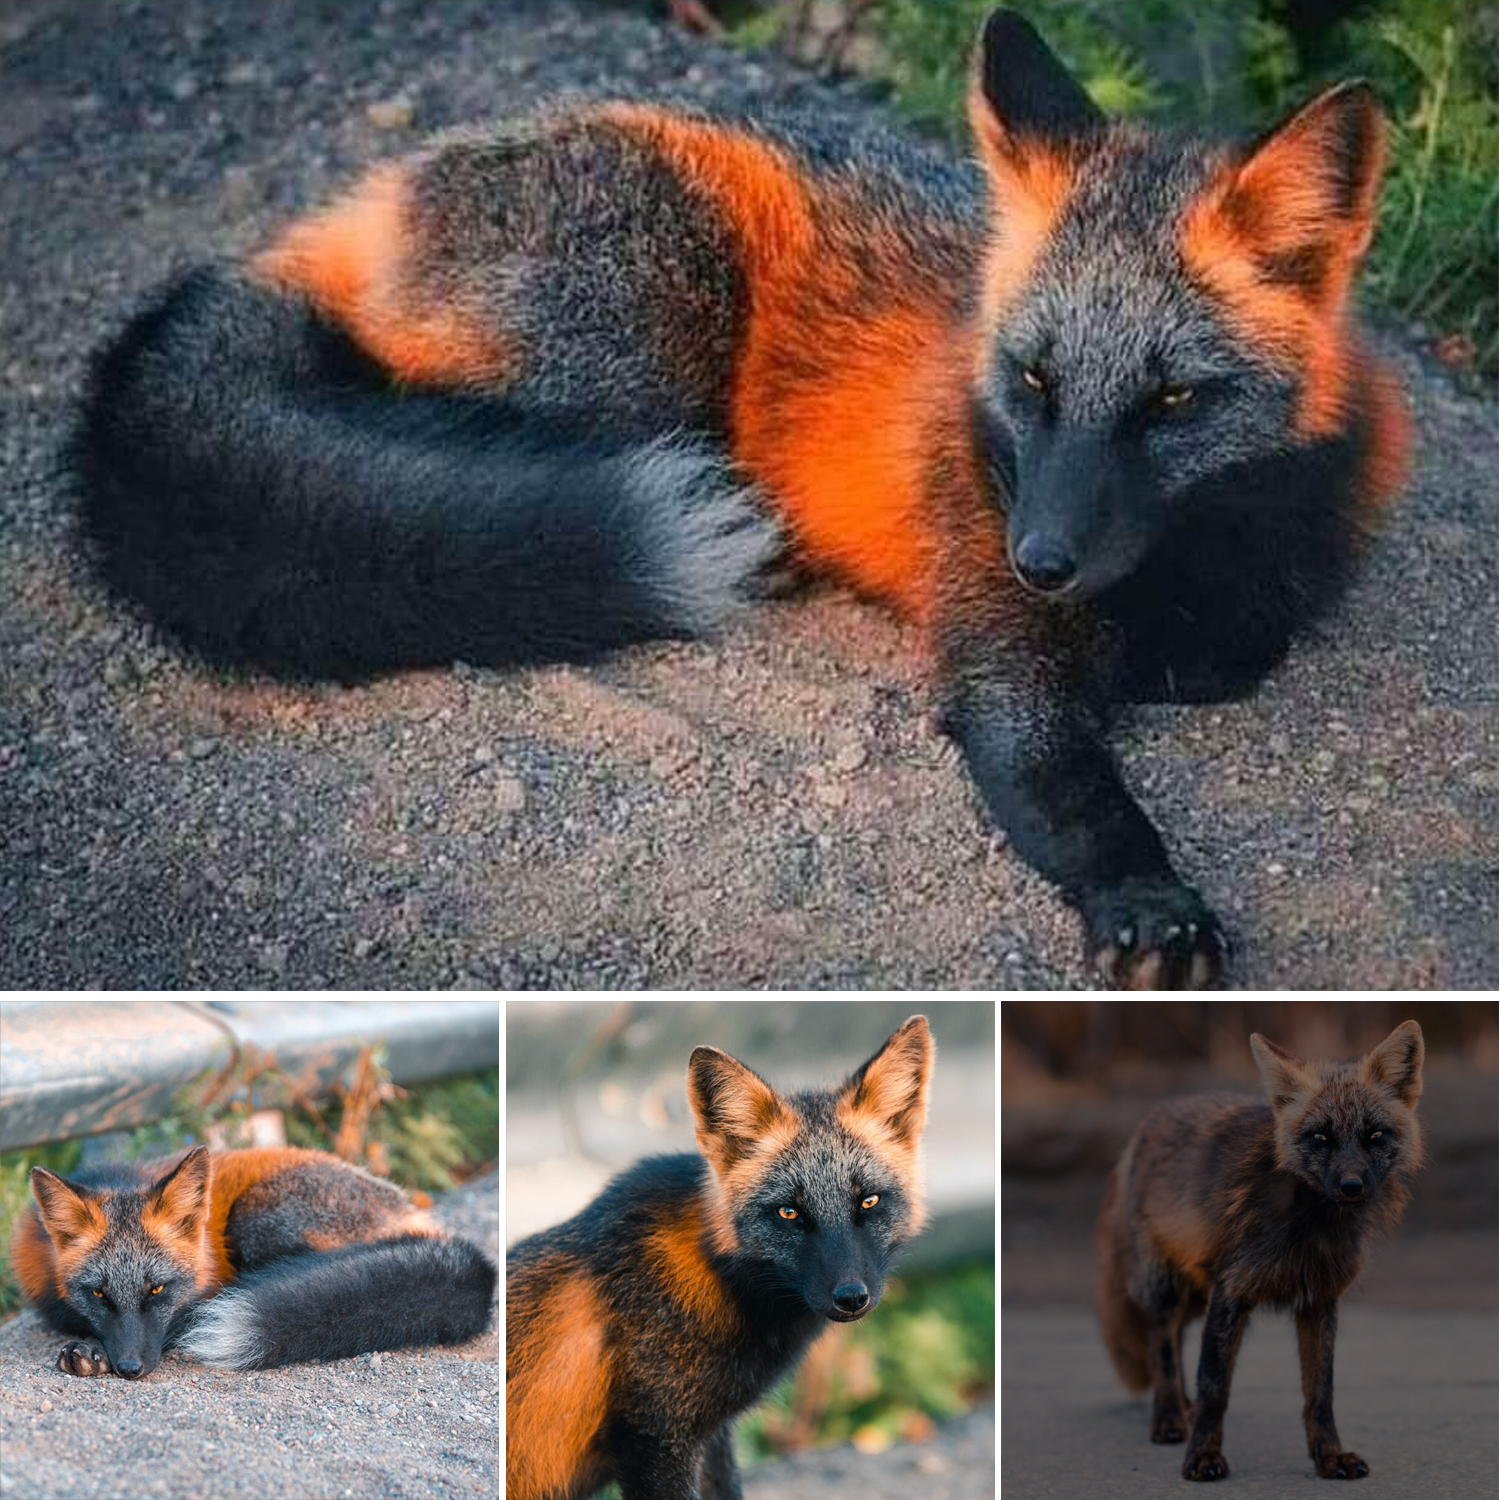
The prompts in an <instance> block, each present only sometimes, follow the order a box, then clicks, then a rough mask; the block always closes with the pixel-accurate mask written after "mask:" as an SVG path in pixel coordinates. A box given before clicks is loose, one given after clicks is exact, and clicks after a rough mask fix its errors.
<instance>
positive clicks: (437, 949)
mask: <svg viewBox="0 0 1500 1500" xmlns="http://www.w3.org/2000/svg"><path fill="white" fill-rule="evenodd" d="M663 84H666V85H669V86H670V87H672V88H674V89H676V90H678V91H680V92H683V93H686V94H689V95H692V96H695V97H699V98H714V99H720V100H733V99H745V100H770V99H776V100H781V101H788V100H803V101H811V102H814V103H816V104H817V105H818V107H819V108H820V109H823V110H824V111H825V112H826V111H827V110H828V109H830V108H842V109H847V110H849V111H851V112H852V113H853V114H855V115H859V114H861V113H863V114H864V115H865V116H868V114H869V113H870V112H871V111H872V110H873V109H875V108H876V106H875V105H873V104H871V103H869V102H868V101H867V100H865V99H864V98H863V97H862V96H861V95H859V94H858V92H857V91H854V90H845V91H843V93H842V96H841V97H835V96H833V95H831V94H830V93H829V91H828V90H826V89H823V88H821V87H820V86H818V85H817V84H815V83H814V82H812V81H811V80H810V79H809V78H807V77H806V76H803V75H798V74H794V73H791V72H790V71H788V70H786V69H785V68H783V67H781V66H780V65H775V64H772V63H769V62H767V61H764V60H756V59H752V58H749V57H746V56H743V55H738V54H735V53H731V52H728V51H724V50H719V49H715V48H712V47H707V46H705V45H703V44H701V43H698V42H694V41H692V40H690V39H687V38H685V37H682V36H679V35H677V34H675V33H673V32H671V31H669V30H668V29H666V28H664V27H663V26H661V25H659V24H657V23H656V22H655V21H653V20H652V19H651V18H650V17H648V16H646V15H643V14H639V13H632V12H629V11H624V10H620V9H616V8H613V7H606V6H600V5H591V4H582V3H569V0H511V3H509V4H505V5H496V4H494V3H493V0H457V3H451V4H445V5H443V6H440V7H439V6H428V5H424V4H422V3H421V0H384V3H380V4H376V3H355V0H351V3H347V4H344V5H341V6H338V7H325V6H305V5H300V4H297V3H295V0H275V3H266V4H260V5H253V6H249V5H234V4H231V3H229V0H197V3H184V0H148V3H136V4H123V3H105V0H35V3H29V4H28V3H25V0H20V3H16V0H12V3H11V4H10V5H8V6H7V7H6V8H5V11H4V14H3V16H0V255H3V264H4V265H5V267H6V272H7V274H6V276H5V277H4V279H3V281H0V466H3V473H4V476H5V477H4V490H3V500H0V988H3V987H6V986H12V987H17V988H30V987H58V988H72V987H95V986H109V987H121V988H129V987H180V986H193V987H217V988H235V987H246V986H256V987H263V986H264V987H277V986H291V987H304V986H335V987H342V986H360V987H374V988H382V987H400V986H423V987H441V986H469V987H488V986H506V987H509V986H516V987H520V986H548V987H562V986H644V985H661V986H687V987H713V986H721V985H744V986H753V985H760V984H766V985H808V986H856V985H885V986H939V987H942V986H960V987H981V986H983V987H994V988H1042V987H1053V986H1076V985H1081V984H1083V983H1085V982H1086V978H1087V976H1086V973H1085V971H1084V970H1083V968H1082V966H1081V964H1080V961H1079V953H1078V940H1077V934H1076V929H1075V926H1074V923H1073V920H1072V918H1071V916H1070V914H1069V913H1068V912H1067V911H1066V910H1065V909H1064V908H1063V907H1062V906H1061V904H1060V903H1059V902H1058V901H1057V899H1056V898H1055V897H1054V896H1053V894H1052V893H1051V892H1050V890H1049V889H1048V888H1047V887H1046V885H1045V884H1044V883H1043V882H1041V881H1040V880H1038V879H1036V878H1035V877H1033V876H1031V875H1030V874H1028V873H1027V872H1026V871H1024V870H1023V869H1022V868H1020V866H1019V864H1018V863H1017V862H1016V861H1014V860H1013V859H1012V858H1011V857H1010V856H1009V855H1008V854H1007V853H1006V852H1005V850H1004V849H1003V847H1002V846H1001V844H1000V841H999V840H998V839H997V838H996V837H995V836H993V835H991V834H989V833H987V832H986V831H985V828H984V824H983V821H982V819H981V816H980V813H979V809H978V806H977V803H976V800H975V798H974V796H973V794H972V793H971V791H970V790H969V788H968V787H967V785H966V784H965V781H964V778H963V776H962V775H961V773H960V771H959V769H958V767H957V766H956V764H955V762H954V759H953V756H952V754H951V752H950V751H949V750H948V748H947V747H946V746H945V745H944V744H943V743H942V742H941V741H940V740H939V739H938V738H937V737H936V736H935V735H934V734H933V732H932V730H931V728H930V726H929V722H928V718H927V700H926V697H925V694H924V690H923V687H922V682H921V676H920V666H919V661H918V653H917V649H916V642H915V640H914V639H913V637H912V636H911V635H910V633H908V632H906V631H903V630H902V629H900V628H898V627H897V626H895V625H893V624H891V623H890V622H888V621H887V620H885V619H884V618H882V617H881V616H879V615H878V614H876V613H875V612H873V611H871V610H869V609H867V608H865V607H863V606H860V605H858V604H856V603H854V602H852V601H851V600H849V599H847V598H844V597H841V596H839V595H837V594H834V593H824V594H820V595H817V596H814V597H811V598H805V599H799V600H797V601H793V602H789V603H784V604H780V605H777V606H775V607H772V608H770V609H768V610H767V611H765V612H763V613H762V614H761V615H760V616H759V617H757V618H756V619H755V620H753V621H751V622H749V623H747V624H745V625H743V626H741V627H739V628H738V629H736V630H735V631H733V632H732V633H731V634H730V635H728V636H727V637H726V638H724V639H723V640H721V641H719V642H717V643H715V644H713V645H705V646H693V647H678V646H674V647H664V648H660V649H651V650H645V651H639V652H636V653H633V654H631V655H629V656H627V657H623V658H620V659H618V660H616V661H615V662H613V663H612V664H610V665H608V666H606V667H604V668H603V669H601V670H599V671H596V672H591V673H587V674H585V673H579V672H575V671H571V670H554V671H541V672H532V673H524V674H518V675H514V676H509V677H497V676H495V675H492V674H489V673H484V672H475V671H468V670H462V669H458V670H454V671H444V672H429V673H421V674H415V675H411V676H408V677H404V678H401V679H398V680H395V681H391V682H387V683H384V684H380V685H377V686H375V687H371V688H363V689H360V690H357V691H349V690H343V689H338V688H332V687H329V688H319V689H305V690H297V689H290V688H284V687H272V686H267V685H264V684H258V683H239V684H234V683H225V682H220V681H217V680H215V679H214V678H212V677H210V676H208V675H205V674H204V673H202V672H200V671H197V670H195V669H194V668H192V667H191V666H189V665H187V664H185V663H184V662H183V661H182V660H181V659H180V658H179V657H178V656H177V655H176V653H175V652H174V651H173V650H172V649H171V648H170V647H168V646H167V645H165V644H164V643H162V642H161V641H159V640H157V639H156V638H154V637H153V636H152V634H151V633H150V632H149V631H148V630H147V629H146V628H144V627H143V626H142V625H141V624H139V623H138V622H137V621H135V620H134V619H132V618H131V617H129V616H128V615H127V614H126V613H124V612H123V611H122V610H120V609H118V608H117V607H115V606H113V605H112V604H111V603H109V601H107V600H106V599H104V598H103V597H102V596H101V595H100V593H99V592H98V590H97V589H96V588H95V586H94V585H93V584H92V582H91V581H90V580H89V578H88V576H87V573H86V571H85V569H84V568H83V567H82V565H81V563H80V560H79V558H78V556H77V553H76V550H75V549H74V548H73V547H72V546H71V544H70V542H69V538H68V533H67V527H66V524H65V517H66V497H65V493H64V490H63V488H62V486H61V485H60V483H59V478H58V472H57V468H58V465H57V457H56V455H57V449H58V442H59V439H60V437H61V435H62V433H63V431H64V430H65V422H66V417H67V414H68V410H69V402H70V400H71V397H72V394H73V392H74V391H75V390H76V388H77V384H78V379H79V373H80V370H81V367H82V361H83V358H84V356H85V353H86V351H87V350H88V349H89V347H90V346H91V345H93V344H94V343H95V342H96V341H97V340H98V339H99V338H100V336H101V335H102V334H104V333H105V332H106V331H107V330H108V329H109V328H110V327H112V326H113V325H114V324H115V323H116V322H117V321H118V320H119V319H120V317H121V316H122V313H123V311H124V309H125V308H126V307H127V306H128V305H129V303H130V301H131V299H132V297H134V296H135V295H137V294H139V293H140V292H141V291H143V290H144V289H145V288H146V287H147V286H149V285H150V284H151V283H152V282H153V281H155V280H156V279H158V278H159V277H160V276H161V275H162V274H163V272H164V271H166V270H167V269H168V268H169V267H171V266H173V265H175V264H177V263H180V262H184V261H189V260H193V259H200V258H202V257H203V256H205V255H207V254H215V253H222V252H226V251H235V250H242V249H245V248H248V247H250V246H252V245H254V244H255V243H256V242H257V241H258V240H259V239H260V238H261V237H262V236H263V235H265V234H266V233H267V232H268V231H269V230H270V229H271V227H272V226H273V225H274V224H275V223H277V222H278V221H279V220H280V219H281V218H283V217H284V216H285V215H286V214H288V213H290V212H292V211H294V210H296V209H298V208H300V207H303V206H306V205H308V204H310V203H312V202H314V201H316V200H317V199H318V198H319V197H320V196H321V195H322V194H324V193H326V192H327V191H328V190H329V188H330V187H331V186H333V185H334V184H335V183H337V182H338V181H340V180H341V179H343V178H345V177H346V176H347V175H348V173H349V172H350V171H351V170H352V169H353V168H355V167H356V166H357V165H358V164H359V163H361V162H364V161H366V160H368V159H370V158H372V157H375V156H379V155H381V154H389V153H391V152H394V151H398V150H400V149H402V148H404V147H405V146H407V145H408V144H410V143H411V142H412V141H413V140H414V139H416V137H417V136H418V135H419V134H420V133H421V132H423V131H425V130H428V129H430V128H433V127H437V126H442V125H447V124H450V123H453V122H456V121H459V120H463V119H468V118H473V117H477V116H483V115H486V114H493V113H498V112H503V111H508V110H512V109H515V108H518V107H521V106H524V105H526V104H527V103H529V102H531V101H533V100H535V99H538V98H540V97H542V96H544V95H546V94H548V93H551V92H553V91H555V90H558V89H562V88H580V87H582V88H590V89H599V88H606V89H609V90H613V91H619V92H625V93H629V92H636V91H640V90H642V89H644V88H647V87H650V86H661V85H663ZM1397 353H1398V356H1399V358H1400V361H1401V366H1402V369H1403V370H1404V372H1405V374H1406V376H1407V378H1408V384H1409V389H1410V391H1411V394H1412V399H1413V401H1414V403H1415V405H1416V408H1417V412H1418V416H1419V422H1420V427H1421V433H1422V448H1421V455H1420V469H1419V473H1418V477H1417V480H1416V483H1415V486H1414V488H1413V493H1412V495H1411V497H1410V499H1409V502H1408V503H1407V505H1406V506H1405V508H1404V509H1403V510H1402V512H1401V514H1400V517H1399V519H1398V520H1397V522H1396V523H1395V525H1394V526H1393V528H1392V529H1391V531H1390V533H1389V535H1388V537H1387V539H1386V540H1385V542H1384V544H1383V546H1382V549H1381V550H1380V552H1379V555H1378V556H1377V557H1376V559H1375V560H1374V564H1373V566H1372V567H1371V569H1370V570H1369V572H1368V574H1367V576H1366V579H1365V582H1364V584H1363V586H1362V587H1361V589H1360V590H1359V592H1358V595H1357V597H1356V598H1355V599H1354V601H1353V603H1352V605H1351V608H1350V610H1349V612H1348V614H1347V616H1346V618H1345V619H1344V621H1342V622H1341V623H1338V624H1336V625H1334V626H1333V627H1331V628H1330V629H1329V630H1328V632H1327V635H1326V639H1324V640H1322V641H1319V642H1315V643H1312V644H1310V645H1309V646H1307V647H1306V648H1304V649H1303V650H1301V651H1300V652H1299V653H1298V654H1297V656H1296V658H1295V660H1294V661H1292V662H1291V663H1290V664H1289V665H1288V667H1287V668H1286V669H1285V670H1284V671H1283V672H1282V673H1281V674H1280V675H1279V677H1278V679H1277V680H1276V682H1275V683H1274V684H1273V685H1271V687H1270V688H1269V689H1268V690H1266V691H1265V692H1263V693H1262V694H1261V695H1260V696H1259V697H1258V698H1257V699H1256V701H1254V702H1253V703H1249V704H1245V705H1239V706H1235V707H1230V708H1224V709H1207V710H1189V711H1183V712H1169V711H1165V710H1163V711H1153V712H1150V713H1147V714H1143V715H1142V716H1141V718H1140V719H1139V721H1138V722H1137V723H1136V724H1135V725H1134V727H1133V728H1132V729H1131V731H1130V732H1129V734H1128V736H1127V737H1126V739H1125V741H1124V749H1125V757H1126V762H1127V768H1128V772H1129V776H1130V779H1131V780H1132V781H1133V782H1134V784H1135V785H1136V786H1137V788H1138V789H1139V790H1140V792H1141V795H1142V797H1143V799H1144V800H1145V802H1146V804H1147V806H1148V807H1149V808H1151V809H1152V810H1153V811H1154V812H1155V813H1156V814H1157V816H1158V817H1159V819H1160V820H1161V822H1162V823H1163V824H1164V825H1165V827H1166V828H1167V830H1168V832H1169V837H1170V839H1171V841H1172V842H1173V844H1174V847H1175V848H1176V851H1177V853H1178V856H1179V859H1180V863H1181V864H1182V866H1183V868H1184V870H1185V871H1186V872H1188V873H1189V874H1190V876H1191V877H1192V878H1193V879H1195V880H1196V881H1197V883H1199V884H1200V886H1201V887H1202V889H1203V890H1204V892H1205V894H1206V895H1207V896H1208V897H1209V898H1210V899H1211V900H1212V901H1213V902H1214V903H1215V904H1216V905H1217V906H1218V908H1219V909H1220V911H1221V912H1222V913H1223V914H1224V915H1225V917H1226V918H1227V920H1228V921H1229V923H1230V925H1231V927H1232V928H1233V929H1234V931H1235V933H1236V936H1237V938H1238V941H1239V947H1240V952H1241V958H1240V960H1239V962H1238V966H1237V969H1236V973H1235V977H1236V979H1237V980H1238V981H1239V982H1241V983H1244V984H1247V985H1252V986H1257V987H1261V986H1266V987H1270V986H1288V987H1296V988H1301V987H1309V988H1310V987H1335V986H1336V987H1413V988H1427V987H1433V988H1466V987H1470V988H1490V987H1493V986H1494V985H1495V984H1496V980H1497V964H1496V911H1495V901H1496V880H1495V840H1494V814H1495V757H1496V745H1495V728H1496V719H1495V682H1496V662H1495V606H1496V600H1495V424H1494V420H1493V417H1492V415H1491V412H1490V410H1489V408H1488V406H1487V405H1486V404H1484V403H1481V402H1479V401H1476V400H1473V399H1470V398H1466V397H1464V396H1462V395H1460V394H1457V393H1456V392H1455V391H1454V390H1453V389H1452V387H1451V386H1450V385H1449V383H1448V382H1447V380H1446V378H1445V377H1444V376H1443V375H1442V374H1441V373H1440V372H1438V371H1437V370H1436V369H1435V368H1434V367H1432V366H1431V365H1429V364H1427V363H1426V362H1424V361H1423V360H1422V358H1421V357H1420V356H1419V355H1416V354H1415V353H1412V352H1409V351H1408V350H1406V349H1405V348H1404V346H1403V347H1402V348H1400V349H1398V351H1397Z"/></svg>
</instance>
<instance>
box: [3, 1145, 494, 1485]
mask: <svg viewBox="0 0 1500 1500" xmlns="http://www.w3.org/2000/svg"><path fill="white" fill-rule="evenodd" d="M498 1204H499V1177H498V1174H492V1175H490V1176H488V1177H486V1178H484V1179H482V1180H480V1181H477V1182H472V1183H468V1184H466V1185H465V1186H464V1187H463V1188H460V1189H458V1190H457V1191H455V1192H453V1193H450V1194H448V1195H447V1196H446V1197H445V1198H444V1199H442V1200H440V1201H439V1202H438V1203H436V1204H435V1205H434V1207H433V1213H434V1216H435V1217H436V1218H438V1219H439V1220H440V1221H441V1222H442V1223H443V1224H444V1225H445V1227H446V1228H448V1229H449V1230H451V1231H452V1232H453V1233H455V1234H463V1235H467V1236H469V1237H470V1238H472V1239H474V1240H475V1241H476V1242H477V1243H479V1244H481V1245H483V1246H484V1247H485V1248H486V1249H487V1250H488V1251H489V1253H490V1254H491V1255H494V1256H496V1257H497V1258H498V1254H499V1218H498V1212H497V1209H498ZM61 1342H62V1340H61V1336H60V1335H59V1334H56V1333H53V1332H51V1331H50V1330H48V1329H47V1328H45V1327H44V1326H43V1325H42V1323H41V1321H40V1320H39V1319H38V1318H37V1316H36V1314H35V1313H33V1312H31V1311H26V1312H23V1313H22V1314H21V1315H20V1316H19V1317H17V1318H14V1319H13V1320H12V1321H11V1322H9V1323H7V1324H6V1325H5V1327H4V1328H0V1392H3V1395H4V1399H3V1400H0V1495H3V1496H5V1497H6V1500H11V1497H14V1500H127V1497H128V1500H143V1497H150V1496H162V1497H167V1500H198V1497H205V1500H206V1497H209V1496H212V1497H214V1500H265V1497H266V1496H268V1495H275V1496H277V1497H279V1500H344V1497H349V1500H491V1497H493V1496H495V1495H497V1494H499V1492H500V1436H499V1425H498V1413H499V1401H500V1345H499V1337H498V1335H497V1334H496V1333H495V1332H494V1331H493V1330H492V1331H491V1332H490V1333H488V1334H485V1335H484V1336H483V1337H481V1338H477V1339H471V1340H470V1341H469V1342H468V1343H466V1344H459V1345H455V1346H454V1347H453V1348H449V1349H418V1350H403V1351H399V1352H396V1353H386V1354H365V1355H361V1356H360V1357H359V1358H357V1359H341V1360H334V1361H332V1362H330V1363H328V1364H306V1365H290V1366H288V1367H287V1368H285V1369H281V1370H247V1371H230V1370H215V1369H210V1368H209V1367H208V1366H206V1365H200V1364H198V1363H196V1362H195V1361H193V1360H190V1359H187V1358H185V1357H184V1356H182V1355H178V1354H169V1355H168V1356H167V1357H166V1358H165V1359H164V1360H163V1361H162V1364H161V1367H160V1368H159V1369H158V1370H156V1371H155V1372H154V1373H153V1374H151V1375H148V1376H145V1377H144V1378H143V1379H141V1380H138V1381H129V1380H118V1379H115V1378H113V1377H108V1378H101V1379H96V1380H80V1379H76V1378H75V1377H73V1376H71V1375H64V1374H63V1373H62V1372H61V1371H59V1370H57V1369H56V1368H54V1365H53V1361H54V1359H55V1358H56V1356H57V1350H58V1349H59V1348H60V1347H61Z"/></svg>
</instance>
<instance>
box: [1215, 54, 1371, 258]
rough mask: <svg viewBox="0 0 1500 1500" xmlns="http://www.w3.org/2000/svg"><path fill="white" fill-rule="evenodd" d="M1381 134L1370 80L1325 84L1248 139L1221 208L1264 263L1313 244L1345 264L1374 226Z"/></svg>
mask: <svg viewBox="0 0 1500 1500" xmlns="http://www.w3.org/2000/svg"><path fill="white" fill-rule="evenodd" d="M1385 133H1386V131H1385V114H1384V112H1383V111H1382V109H1381V107H1380V101H1379V99H1378V98H1377V97H1376V94H1375V91H1374V89H1372V88H1371V87H1370V85H1369V84H1367V83H1362V82H1358V81H1355V82H1351V83H1341V84H1338V85H1337V86H1335V87H1334V88H1331V89H1327V90H1325V91H1324V92H1323V93H1321V94H1319V95H1318V96H1317V98H1316V99H1314V100H1312V101H1311V103H1308V104H1305V105H1303V107H1302V108H1301V109H1299V110H1297V111H1296V112H1295V113H1294V114H1292V115H1290V116H1289V117H1288V118H1287V119H1285V120H1283V121H1282V122H1281V124H1280V125H1278V126H1276V127H1275V129H1273V130H1270V131H1267V132H1266V134H1265V135H1263V136H1261V137H1260V139H1259V140H1257V141H1255V142H1253V143H1252V144H1251V146H1250V147H1249V149H1248V150H1247V151H1246V153H1245V154H1244V156H1243V157H1242V158H1241V159H1240V161H1239V163H1238V165H1237V167H1236V169H1235V171H1234V176H1233V180H1232V182H1231V183H1230V185H1229V187H1228V189H1227V191H1226V192H1225V193H1224V196H1223V199H1222V202H1221V205H1220V211H1221V212H1222V213H1223V214H1224V216H1225V217H1226V218H1227V219H1228V221H1229V223H1230V224H1231V226H1232V227H1233V228H1234V230H1235V232H1236V234H1237V235H1238V237H1239V238H1240V239H1241V240H1243V241H1244V242H1245V243H1246V245H1247V246H1249V247H1250V248H1252V249H1253V250H1254V251H1256V252H1257V253H1258V255H1259V257H1260V258H1261V259H1262V261H1263V262H1264V263H1265V264H1266V265H1267V266H1268V268H1270V269H1273V270H1274V269H1275V266H1276V262H1277V260H1278V258H1281V259H1285V260H1287V264H1288V268H1289V269H1290V270H1292V271H1294V272H1295V271H1296V270H1297V269H1298V265H1297V260H1296V257H1297V255H1298V253H1299V252H1303V253H1304V254H1306V253H1309V252H1312V251H1315V250H1316V247H1320V246H1321V247H1327V248H1328V249H1331V250H1334V251H1335V252H1336V254H1337V256H1338V258H1339V259H1340V260H1341V261H1342V262H1344V264H1345V265H1346V266H1347V267H1349V268H1351V269H1352V267H1353V265H1354V264H1355V263H1356V262H1357V261H1358V260H1359V258H1360V257H1361V256H1362V255H1363V254H1364V253H1365V251H1366V250H1367V249H1368V248H1369V244H1370V238H1371V236H1372V235H1373V234H1374V232H1375V211H1376V207H1377V205H1378V202H1379V198H1380V179H1381V174H1382V173H1383V171H1384V170H1385V145H1386V142H1385ZM1292 279H1297V278H1296V277H1293V278H1292Z"/></svg>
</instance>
